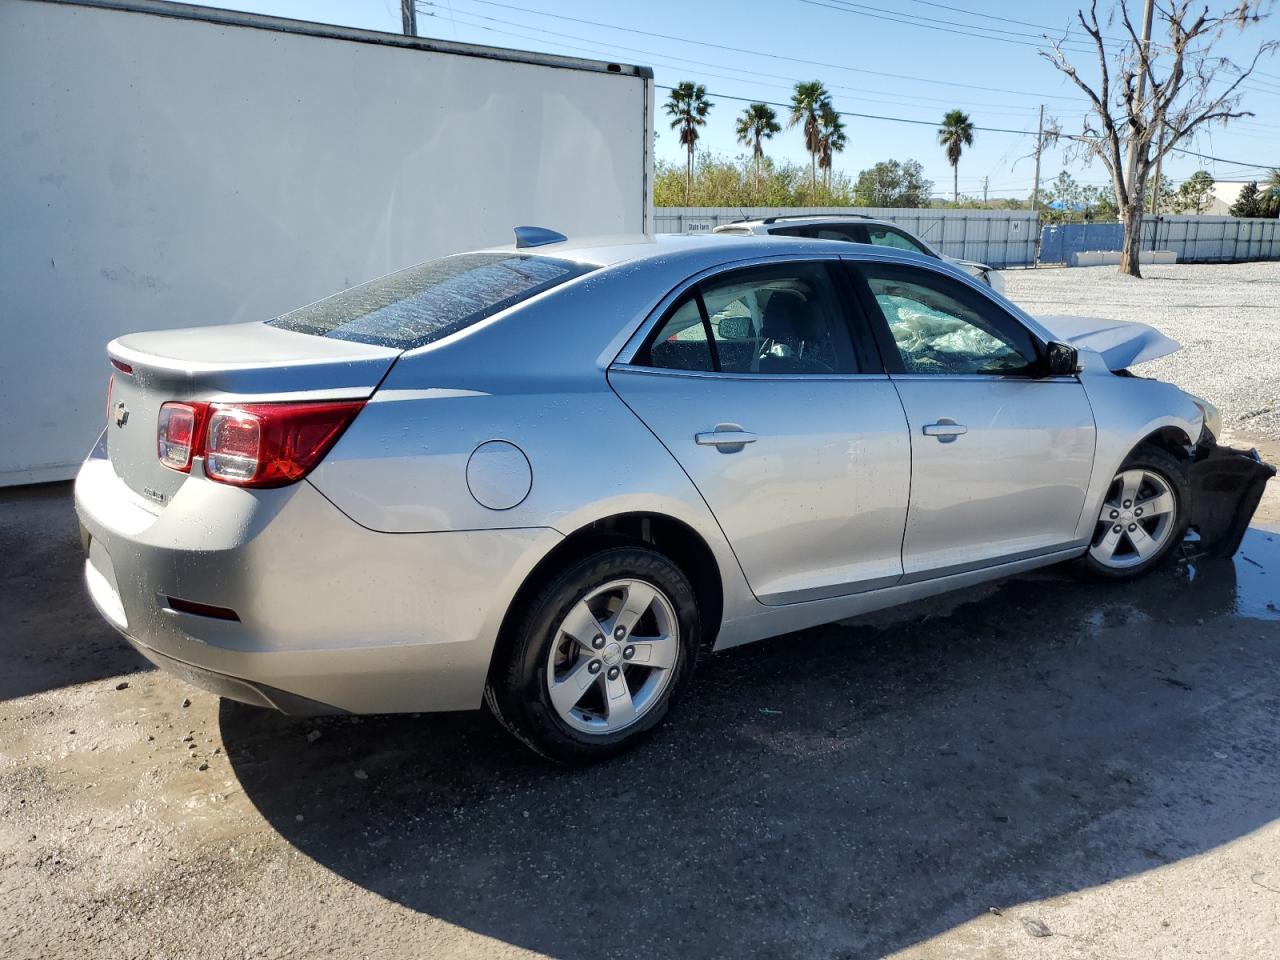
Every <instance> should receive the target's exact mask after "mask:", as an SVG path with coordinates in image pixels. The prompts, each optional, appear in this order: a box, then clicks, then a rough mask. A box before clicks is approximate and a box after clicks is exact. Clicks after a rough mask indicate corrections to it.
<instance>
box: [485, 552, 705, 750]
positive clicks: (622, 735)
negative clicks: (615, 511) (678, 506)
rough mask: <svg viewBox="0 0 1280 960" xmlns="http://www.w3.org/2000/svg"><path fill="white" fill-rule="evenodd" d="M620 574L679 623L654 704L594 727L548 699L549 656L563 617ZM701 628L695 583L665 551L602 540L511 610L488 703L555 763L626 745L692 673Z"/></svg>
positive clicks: (651, 724)
mask: <svg viewBox="0 0 1280 960" xmlns="http://www.w3.org/2000/svg"><path fill="white" fill-rule="evenodd" d="M619 579H634V580H642V581H644V582H646V583H648V584H649V585H651V586H654V587H657V588H658V589H659V590H661V591H662V593H663V594H664V595H665V596H666V598H667V599H668V600H669V601H670V603H671V606H672V608H673V609H674V611H675V615H676V620H677V622H678V624H679V634H678V641H677V644H678V648H677V653H676V662H675V665H674V666H673V667H672V668H671V670H672V676H671V678H670V679H669V680H668V681H667V683H666V686H665V688H664V689H663V690H662V691H661V693H660V694H659V695H658V696H657V698H656V699H655V700H654V702H653V703H652V705H651V706H650V707H649V708H648V709H647V710H646V711H645V712H644V713H643V714H642V715H641V716H640V717H639V718H638V719H637V720H636V721H635V722H634V723H632V724H631V725H630V726H628V727H625V728H624V729H622V730H619V731H617V732H615V733H601V734H591V733H585V732H583V731H581V730H578V729H575V728H574V727H571V726H570V725H569V724H568V723H567V722H566V721H565V720H564V719H563V718H562V717H561V716H560V714H559V713H558V712H557V711H556V708H555V707H554V706H553V705H552V703H551V697H550V692H549V691H548V688H547V677H546V674H547V660H548V655H549V653H550V648H551V644H552V643H554V642H555V641H556V639H557V635H558V632H559V627H560V624H561V623H562V622H563V621H564V619H565V617H566V616H567V615H568V613H569V611H570V609H571V608H572V607H573V606H574V605H575V604H576V603H578V601H580V600H582V599H583V598H584V597H586V596H588V595H589V594H590V593H591V592H592V591H593V590H596V589H597V588H599V587H601V586H603V585H605V584H608V583H610V582H611V581H614V580H619ZM701 643H702V629H701V622H700V617H699V613H698V605H697V600H696V598H695V596H694V592H693V587H692V586H691V585H690V583H689V579H688V577H686V576H685V575H684V572H683V571H681V569H680V568H679V567H678V566H676V565H675V564H674V563H672V562H671V560H669V559H668V558H667V557H666V556H664V555H663V554H661V553H659V552H658V551H656V550H653V549H651V548H649V547H647V546H645V545H643V544H634V545H632V544H625V545H620V546H610V547H607V548H603V549H601V550H599V551H598V552H596V553H593V554H591V555H590V556H587V557H584V558H583V559H581V560H579V561H577V562H575V563H573V564H572V565H570V566H569V567H568V568H567V569H566V570H564V571H563V572H562V573H560V574H557V575H555V576H552V577H551V578H549V579H548V580H547V582H546V583H544V584H543V585H542V586H541V587H540V588H539V589H537V590H536V592H535V593H534V594H533V595H532V597H531V598H530V599H528V600H527V601H526V602H525V603H524V605H523V609H520V610H514V611H513V616H512V617H511V618H510V619H509V629H508V630H507V631H506V635H505V636H503V637H501V638H500V639H499V644H498V648H497V650H496V651H495V653H494V662H493V667H492V669H491V670H490V672H489V682H488V684H487V685H486V686H485V694H484V695H485V703H486V704H488V706H489V709H490V710H491V711H492V712H493V715H494V716H495V717H497V719H498V721H499V722H500V723H501V724H502V725H503V726H504V727H506V728H507V730H509V731H510V732H511V733H512V734H513V735H514V736H515V737H516V738H517V739H519V740H520V741H521V742H522V743H524V744H525V745H526V746H528V747H529V748H530V749H532V750H533V751H534V752H536V753H538V754H541V755H542V756H544V757H546V758H548V759H550V760H554V761H557V762H559V763H573V764H581V763H590V762H593V761H596V760H602V759H605V758H606V757H611V756H614V755H616V754H618V753H621V752H623V751H624V750H627V749H630V748H631V747H632V746H634V745H635V744H636V743H638V742H639V741H640V740H642V739H643V738H644V737H645V736H647V735H648V734H649V733H650V732H652V731H653V729H654V728H655V727H657V726H658V725H659V724H660V723H661V722H662V721H663V719H664V718H665V717H666V715H667V712H668V711H669V710H670V709H671V706H672V704H674V703H675V701H676V699H677V698H678V697H679V695H680V694H681V693H682V692H683V691H684V690H685V689H686V688H687V687H688V685H689V680H690V678H691V677H692V676H693V671H694V667H695V665H696V661H697V658H698V652H699V650H700V648H701Z"/></svg>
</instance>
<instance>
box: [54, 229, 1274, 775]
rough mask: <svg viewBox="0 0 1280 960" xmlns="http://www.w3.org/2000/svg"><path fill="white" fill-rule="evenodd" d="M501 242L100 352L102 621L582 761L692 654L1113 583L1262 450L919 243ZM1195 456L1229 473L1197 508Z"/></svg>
mask: <svg viewBox="0 0 1280 960" xmlns="http://www.w3.org/2000/svg"><path fill="white" fill-rule="evenodd" d="M517 235H518V241H517V243H516V244H515V245H513V246H508V247H503V248H497V249H490V250H484V251H479V252H474V253H465V254H460V255H457V256H452V257H446V258H443V259H440V260H434V261H431V262H428V263H425V264H422V265H420V266H417V267H413V268H411V269H408V270H405V271H402V272H400V273H395V274H392V275H390V276H387V277H383V278H382V279H379V280H374V281H372V282H370V283H367V284H364V285H363V286H359V287H356V288H353V289H351V290H347V291H345V292H342V293H339V294H337V295H335V296H333V297H330V298H328V299H326V300H321V301H319V302H317V303H314V304H312V305H310V306H307V307H303V308H301V309H299V310H295V311H293V312H291V313H287V314H284V315H283V316H280V317H277V318H275V319H273V320H270V321H267V322H264V323H249V324H235V325H228V326H220V327H208V328H200V329H188V330H173V331H167V332H152V333H142V334H134V335H131V336H126V337H122V338H120V339H118V340H115V341H113V342H112V343H111V344H110V345H109V347H108V359H109V362H110V368H109V371H104V373H107V372H109V374H110V385H109V397H108V403H107V424H106V429H105V431H104V432H103V435H102V438H101V440H100V441H99V443H98V445H97V447H96V448H95V449H94V450H93V452H92V453H91V454H90V456H89V458H88V460H87V461H86V462H85V464H84V466H83V468H82V469H81V471H80V474H79V477H78V479H77V482H76V504H77V509H78V512H79V515H80V519H81V525H82V528H83V531H82V532H83V540H84V543H85V545H86V549H87V555H88V556H87V561H86V566H85V574H86V580H87V584H88V589H89V592H90V594H91V596H92V598H93V600H94V602H95V604H96V605H97V607H98V609H99V610H100V611H101V613H102V615H103V616H104V617H106V619H107V620H109V621H110V622H111V623H112V624H113V625H114V626H115V627H116V628H117V629H118V630H119V631H120V632H121V633H122V634H124V636H125V637H126V638H128V640H129V641H130V642H131V643H132V644H134V645H135V646H136V647H137V648H138V649H139V650H140V651H141V652H142V653H143V654H144V655H145V656H147V657H148V658H149V659H151V660H152V661H153V662H154V663H156V664H158V665H159V666H161V667H163V668H165V669H168V670H171V671H173V672H174V673H176V674H178V675H179V676H181V677H184V678H186V679H188V680H189V681H191V682H192V683H195V684H197V685H200V686H203V687H205V688H207V689H209V690H212V691H214V692H215V693H218V694H220V695H222V696H225V697H231V698H234V699H237V700H241V701H245V702H248V703H253V704H258V705H261V706H265V707H272V708H275V709H279V710H282V711H285V712H288V713H296V714H314V713H346V712H350V713H373V712H395V711H426V710H457V709H470V708H476V707H479V706H480V705H481V703H482V701H483V702H485V703H487V704H488V706H489V707H490V708H491V709H492V710H493V712H494V713H495V714H496V715H497V716H498V717H499V718H500V720H501V721H502V722H503V723H504V724H505V725H506V727H507V728H509V729H510V730H511V732H512V733H514V734H515V735H516V736H517V737H519V738H520V739H521V740H523V741H524V742H525V743H526V744H528V745H529V746H531V747H532V748H533V749H535V750H537V751H539V752H540V753H542V754H544V755H546V756H549V757H552V758H555V759H559V760H565V761H581V760H588V759H593V758H597V757H600V756H604V755H608V754H610V753H613V752H616V751H618V750H620V749H622V748H624V747H626V746H629V745H630V744H632V743H633V742H634V741H636V740H637V739H638V738H640V737H642V736H643V735H644V734H646V733H647V732H649V731H650V730H652V729H653V728H654V727H655V726H656V725H657V724H658V723H659V722H661V720H662V719H663V717H664V716H665V715H666V714H667V713H668V711H669V709H670V708H671V706H672V704H673V703H674V702H675V701H676V699H677V697H678V696H679V695H680V694H681V692H682V691H684V690H686V689H687V688H688V686H689V682H690V677H691V675H692V673H693V669H694V664H695V662H696V661H697V659H698V658H699V656H700V655H701V654H703V653H704V652H708V651H713V650H723V649H725V648H726V647H733V646H736V645H738V644H743V643H748V642H751V641H753V640H759V639H761V638H764V637H770V636H774V635H777V634H782V633H786V632H790V631H794V630H798V629H802V628H805V627H810V626H814V625H816V624H821V623H826V622H829V621H834V620H838V619H842V618H846V617H851V616H854V615H857V614H862V613H866V612H868V611H871V610H875V609H878V608H882V607H887V606H891V605H895V604H904V603H910V602H912V601H914V600H918V599H920V598H922V597H927V596H930V595H933V594H938V593H942V592H944V591H949V590H958V589H963V588H965V587H969V586H972V585H973V584H977V583H980V582H982V581H986V580H991V579H993V578H997V577H1004V576H1008V575H1009V574H1015V573H1019V572H1021V571H1026V570H1030V569H1032V568H1035V567H1041V566H1044V565H1046V564H1052V563H1057V562H1060V561H1073V562H1075V563H1076V564H1077V565H1078V567H1079V569H1080V570H1082V571H1083V572H1085V573H1088V574H1090V575H1093V576H1096V577H1103V578H1110V579H1121V578H1126V577H1132V576H1137V575H1139V574H1141V573H1143V572H1145V571H1147V570H1149V569H1151V568H1152V567H1153V566H1155V565H1156V564H1158V563H1160V562H1161V561H1162V560H1163V559H1164V558H1166V557H1167V556H1169V554H1170V553H1171V551H1173V549H1174V548H1175V546H1176V545H1177V544H1178V543H1179V542H1180V541H1182V540H1183V537H1184V533H1185V532H1186V530H1187V529H1188V526H1189V525H1196V526H1199V527H1200V528H1201V537H1202V540H1203V541H1205V542H1208V541H1211V540H1216V541H1218V542H1220V543H1226V547H1225V548H1224V549H1228V550H1234V548H1235V543H1238V536H1236V528H1237V527H1240V529H1242V527H1241V525H1240V522H1239V521H1240V517H1241V516H1243V518H1244V521H1245V522H1247V520H1248V515H1249V514H1250V513H1251V512H1252V507H1253V505H1254V504H1256V499H1254V498H1253V492H1254V491H1255V488H1257V489H1259V490H1260V487H1261V484H1262V483H1263V482H1265V476H1264V474H1267V475H1269V473H1268V472H1269V471H1270V468H1267V467H1265V465H1260V464H1258V463H1257V462H1256V460H1254V459H1250V458H1247V457H1243V456H1238V455H1237V454H1235V453H1233V452H1231V451H1226V450H1220V449H1218V448H1216V447H1215V446H1214V441H1213V436H1212V433H1213V431H1214V429H1215V427H1216V416H1217V414H1216V411H1214V410H1213V408H1212V407H1211V406H1210V405H1209V404H1207V403H1205V402H1204V401H1201V400H1197V399H1196V398H1193V397H1191V396H1188V395H1187V394H1185V393H1183V392H1182V391H1181V390H1178V389H1177V388H1175V387H1173V386H1170V385H1168V384H1165V383H1160V382H1157V381H1154V380H1146V379H1141V378H1138V377H1135V376H1132V375H1131V374H1130V373H1129V371H1128V368H1129V367H1130V366H1131V365H1133V364H1135V363H1139V362H1141V360H1143V359H1147V358H1149V357H1151V356H1157V355H1159V354H1160V353H1162V352H1168V351H1169V350H1171V349H1176V344H1173V343H1172V342H1171V341H1168V340H1166V339H1165V338H1163V337H1161V336H1160V335H1159V334H1158V333H1156V332H1155V331H1154V330H1152V329H1150V328H1147V327H1143V326H1141V325H1124V324H1107V323H1103V322H1101V321H1096V320H1091V321H1081V320H1078V319H1072V318H1056V319H1055V320H1053V321H1052V322H1050V321H1045V322H1038V321H1036V320H1034V319H1032V318H1031V317H1029V316H1027V315H1025V314H1024V313H1023V312H1022V311H1020V310H1019V309H1018V308H1017V307H1015V306H1014V305H1013V304H1011V303H1009V302H1008V301H1006V300H1004V299H1002V298H1001V297H1000V296H999V295H998V294H996V293H994V292H993V291H992V290H990V288H988V287H986V286H985V285H983V284H980V283H978V282H975V281H974V280H973V279H972V278H971V277H969V276H967V275H966V274H964V273H963V272H962V271H960V270H958V269H955V268H954V267H951V266H948V265H947V264H945V263H943V262H941V261H939V260H936V259H933V258H928V257H924V256H919V255H916V254H912V253H907V252H901V251H894V250H889V249H885V248H877V247H871V246H862V245H853V244H850V245H836V244H832V243H828V242H824V241H813V240H804V239H789V238H773V237H751V238H737V237H691V238H684V237H660V238H652V237H650V238H634V239H632V238H623V239H609V240H601V241H594V242H581V243H577V242H570V241H567V240H565V239H564V238H562V237H559V236H558V235H556V234H553V233H551V232H550V231H546V230H538V229H528V228H521V229H520V230H518V231H517ZM1245 461H1247V464H1246V463H1245ZM1206 465H1207V466H1206ZM1233 470H1234V471H1235V472H1234V473H1232V471H1233ZM1224 471H1225V474H1224ZM1210 474H1212V475H1213V476H1215V477H1218V481H1216V483H1217V485H1216V487H1215V489H1217V490H1219V491H1221V489H1224V485H1223V483H1222V482H1220V481H1221V477H1222V476H1224V475H1227V474H1230V476H1231V477H1232V478H1234V479H1229V480H1228V482H1227V483H1226V485H1225V488H1229V489H1230V490H1232V491H1235V492H1232V493H1230V494H1229V496H1228V498H1227V499H1228V501H1229V502H1227V504H1226V509H1223V508H1222V497H1221V496H1220V495H1217V500H1214V498H1213V497H1210V496H1208V495H1206V496H1205V498H1204V503H1206V504H1210V503H1216V504H1217V509H1216V510H1215V511H1214V512H1213V514H1212V516H1210V515H1209V513H1208V512H1206V513H1205V515H1204V516H1203V517H1199V516H1198V515H1197V510H1198V504H1199V502H1200V497H1199V495H1198V493H1197V487H1198V485H1201V486H1203V485H1204V481H1203V477H1205V476H1209V475H1210ZM1223 518H1225V519H1223ZM1233 539H1234V541H1235V542H1231V541H1232V540H1233Z"/></svg>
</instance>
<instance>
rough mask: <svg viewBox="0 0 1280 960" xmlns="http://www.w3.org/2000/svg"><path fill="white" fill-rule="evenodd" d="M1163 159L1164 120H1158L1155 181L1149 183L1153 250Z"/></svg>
mask: <svg viewBox="0 0 1280 960" xmlns="http://www.w3.org/2000/svg"><path fill="white" fill-rule="evenodd" d="M1163 159H1164V121H1163V120H1162V121H1160V140H1159V144H1158V145H1157V147H1156V182H1155V183H1153V184H1152V185H1151V215H1152V216H1153V217H1155V221H1156V225H1155V227H1154V228H1152V230H1151V249H1152V250H1154V249H1155V248H1156V246H1157V244H1158V243H1159V240H1160V237H1159V233H1160V161H1161V160H1163Z"/></svg>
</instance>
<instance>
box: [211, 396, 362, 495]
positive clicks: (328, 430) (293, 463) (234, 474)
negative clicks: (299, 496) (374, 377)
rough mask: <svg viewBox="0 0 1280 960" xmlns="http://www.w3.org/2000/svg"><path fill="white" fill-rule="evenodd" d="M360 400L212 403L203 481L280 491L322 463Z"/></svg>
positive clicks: (354, 413) (358, 410)
mask: <svg viewBox="0 0 1280 960" xmlns="http://www.w3.org/2000/svg"><path fill="white" fill-rule="evenodd" d="M362 407H364V401H363V400H338V401H328V402H319V403H253V404H236V405H229V404H214V405H213V406H212V407H211V408H210V410H209V420H208V424H207V426H206V428H205V431H204V444H203V448H202V449H203V453H204V458H205V461H204V472H205V476H207V477H209V478H210V479H213V480H220V481H222V482H223V483H233V484H236V485H238V486H244V487H280V486H284V485H286V484H290V483H294V482H295V481H298V480H301V479H302V478H303V477H305V476H306V475H307V473H308V472H309V471H310V470H311V468H312V467H314V466H315V465H316V464H317V463H319V462H320V459H321V458H322V457H323V456H324V455H325V454H326V453H328V451H329V448H330V447H332V446H333V444H334V443H335V442H336V441H337V439H338V437H340V436H341V435H342V431H344V430H345V429H346V428H347V426H348V425H349V424H350V423H351V421H352V420H353V419H355V416H356V414H357V413H359V412H360V410H361V408H362Z"/></svg>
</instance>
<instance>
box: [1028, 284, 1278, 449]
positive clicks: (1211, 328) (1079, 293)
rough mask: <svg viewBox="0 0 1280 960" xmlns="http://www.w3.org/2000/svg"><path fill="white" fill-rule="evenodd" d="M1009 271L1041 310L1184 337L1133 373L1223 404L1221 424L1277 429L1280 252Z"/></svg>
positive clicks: (1256, 431)
mask: <svg viewBox="0 0 1280 960" xmlns="http://www.w3.org/2000/svg"><path fill="white" fill-rule="evenodd" d="M1142 272H1143V279H1141V280H1135V279H1133V278H1132V277H1125V276H1121V275H1120V274H1119V273H1117V272H1116V268H1115V267H1078V268H1074V269H1067V268H1042V269H1039V270H1009V271H1006V272H1005V273H1004V277H1005V279H1006V281H1007V283H1008V289H1007V292H1008V296H1009V298H1010V299H1011V300H1013V301H1014V302H1015V303H1017V304H1018V305H1019V306H1021V307H1022V308H1023V309H1024V310H1026V311H1027V312H1029V313H1031V314H1032V315H1033V316H1034V315H1036V314H1075V315H1078V316H1096V317H1106V318H1109V319H1113V320H1138V321H1141V322H1142V323H1149V324H1151V325H1152V326H1153V327H1156V328H1157V329H1158V330H1160V331H1161V332H1162V333H1164V334H1166V335H1168V336H1170V337H1172V338H1173V339H1175V340H1177V341H1178V342H1179V343H1180V344H1182V349H1181V350H1180V351H1178V352H1177V353H1175V354H1173V355H1172V356H1169V357H1163V358H1161V359H1159V360H1154V361H1152V362H1151V363H1146V364H1142V365H1141V366H1140V367H1139V368H1138V369H1137V371H1136V372H1137V373H1139V374H1140V375H1142V376H1147V377H1157V378H1159V379H1161V380H1168V381H1169V382H1171V383H1176V384H1177V385H1178V386H1180V387H1182V388H1184V389H1186V390H1190V391H1191V392H1192V393H1195V394H1197V395H1199V396H1202V397H1204V398H1206V399H1207V400H1210V401H1212V402H1213V403H1215V404H1217V405H1218V407H1220V408H1221V410H1222V414H1223V423H1224V426H1225V427H1226V428H1227V429H1228V430H1229V431H1230V432H1231V433H1232V434H1234V435H1236V436H1237V437H1240V438H1245V439H1249V440H1252V441H1255V442H1256V441H1262V442H1264V443H1265V442H1266V441H1268V440H1270V441H1274V440H1275V439H1276V438H1277V436H1278V435H1280V262H1270V263H1232V264H1177V265H1174V266H1145V267H1143V268H1142Z"/></svg>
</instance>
